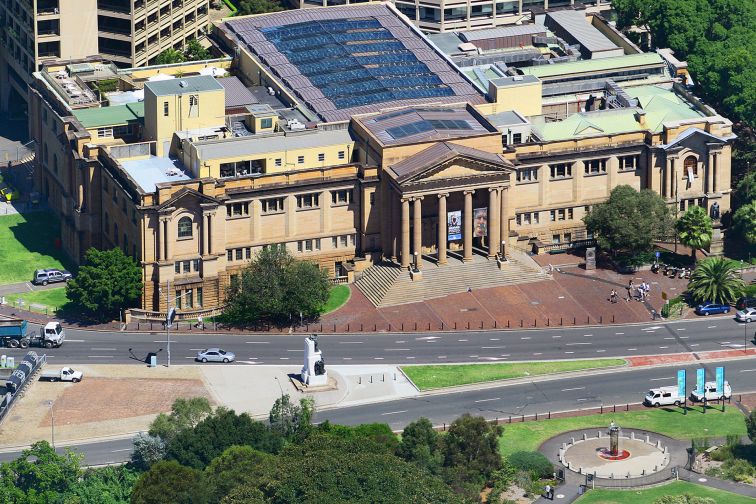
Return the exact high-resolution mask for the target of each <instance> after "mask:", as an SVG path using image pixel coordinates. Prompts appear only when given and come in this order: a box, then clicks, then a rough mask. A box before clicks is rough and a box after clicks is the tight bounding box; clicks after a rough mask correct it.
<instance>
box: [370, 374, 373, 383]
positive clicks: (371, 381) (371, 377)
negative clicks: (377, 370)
mask: <svg viewBox="0 0 756 504" xmlns="http://www.w3.org/2000/svg"><path fill="white" fill-rule="evenodd" d="M370 383H373V375H370Z"/></svg>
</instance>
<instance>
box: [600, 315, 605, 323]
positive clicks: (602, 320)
mask: <svg viewBox="0 0 756 504" xmlns="http://www.w3.org/2000/svg"><path fill="white" fill-rule="evenodd" d="M603 323H604V316H603V315H599V324H603Z"/></svg>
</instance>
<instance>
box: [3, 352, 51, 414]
mask: <svg viewBox="0 0 756 504" xmlns="http://www.w3.org/2000/svg"><path fill="white" fill-rule="evenodd" d="M46 363H47V355H40V356H38V355H37V353H36V352H29V353H27V354H26V356H25V357H24V358H23V359H22V360H21V362H19V364H18V367H17V368H16V370H14V374H11V377H10V378H9V380H8V384H10V382H11V380H12V381H13V383H12V389H9V388H7V387H6V389H5V395H4V396H2V397H0V422H2V421H3V419H4V418H5V416H6V415H7V414H8V412H9V411H10V409H11V407H13V404H14V403H15V401H16V400H17V399H18V398H19V397H21V396H22V395H23V392H24V390H25V389H26V387H27V385H28V384H29V383H31V382H32V381H34V380H33V378H34V376H35V375H36V373H37V372H38V371H39V370H40V369H42V366H44V365H45V364H46ZM22 368H23V369H24V371H22V372H20V373H18V370H19V369H22ZM22 375H23V376H22Z"/></svg>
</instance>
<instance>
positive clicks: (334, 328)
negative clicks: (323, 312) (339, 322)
mask: <svg viewBox="0 0 756 504" xmlns="http://www.w3.org/2000/svg"><path fill="white" fill-rule="evenodd" d="M333 332H336V324H333Z"/></svg>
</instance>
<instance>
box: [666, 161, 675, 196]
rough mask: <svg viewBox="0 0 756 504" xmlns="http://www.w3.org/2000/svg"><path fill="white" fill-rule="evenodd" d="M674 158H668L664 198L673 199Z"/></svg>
mask: <svg viewBox="0 0 756 504" xmlns="http://www.w3.org/2000/svg"><path fill="white" fill-rule="evenodd" d="M672 163H673V161H672V158H670V157H667V166H666V169H665V170H664V197H665V198H671V197H672Z"/></svg>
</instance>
